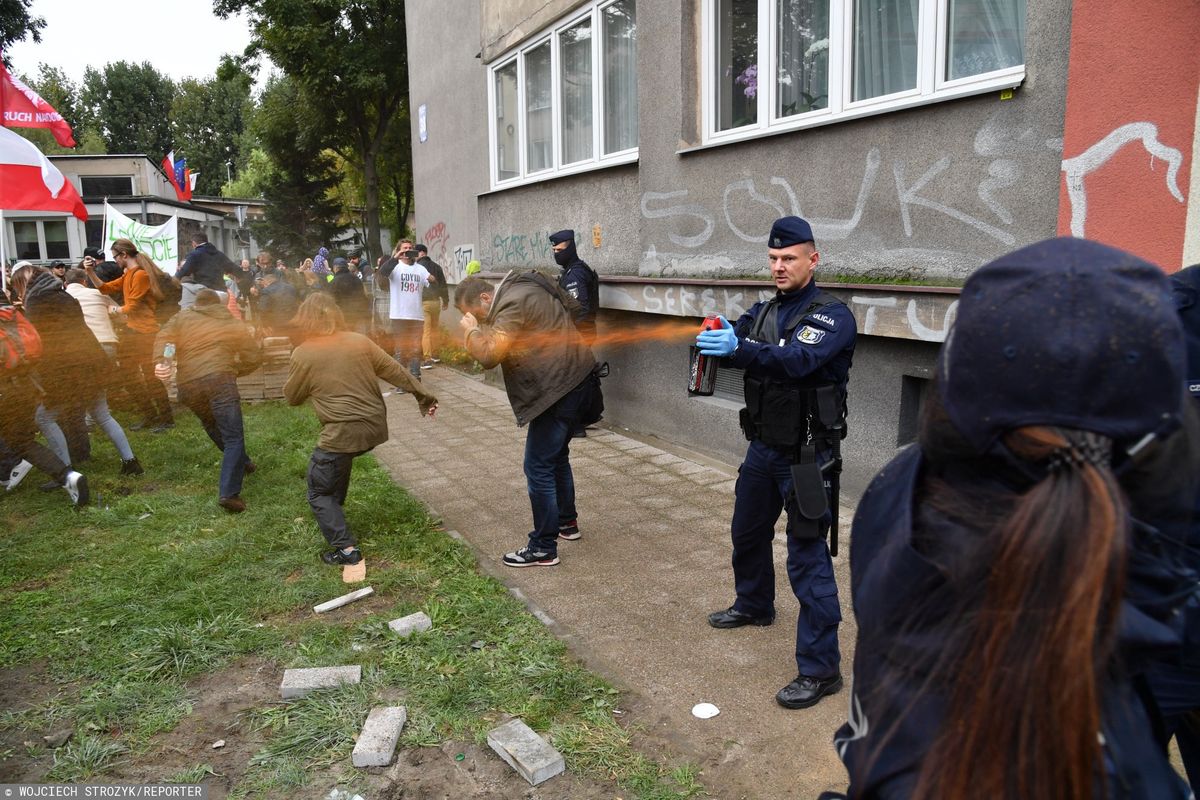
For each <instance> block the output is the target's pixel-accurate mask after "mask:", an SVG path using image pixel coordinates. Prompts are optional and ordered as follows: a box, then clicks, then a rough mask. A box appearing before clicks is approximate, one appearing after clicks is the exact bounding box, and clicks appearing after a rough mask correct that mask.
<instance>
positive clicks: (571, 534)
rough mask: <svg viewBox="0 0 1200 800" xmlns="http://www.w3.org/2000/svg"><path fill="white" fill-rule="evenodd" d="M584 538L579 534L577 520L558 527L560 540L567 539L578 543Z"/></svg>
mask: <svg viewBox="0 0 1200 800" xmlns="http://www.w3.org/2000/svg"><path fill="white" fill-rule="evenodd" d="M582 537H583V534H582V533H580V532H579V523H578V522H577V521H576V520H571V521H570V522H565V523H562V524H561V525H559V526H558V538H560V539H566V540H567V541H568V542H575V541H578V540H579V539H581V538H582Z"/></svg>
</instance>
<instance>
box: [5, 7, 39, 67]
mask: <svg viewBox="0 0 1200 800" xmlns="http://www.w3.org/2000/svg"><path fill="white" fill-rule="evenodd" d="M31 5H33V0H0V51H5V50H8V48H9V45H12V44H15V43H16V42H21V41H24V40H25V38H26V37H29V38H31V39H33V41H35V42H40V41H42V28H44V27H46V20H44V19H42V18H41V17H32V16H30V15H29V7H30V6H31ZM4 65H5V66H6V67H7V66H9V61H8V56H5V57H4Z"/></svg>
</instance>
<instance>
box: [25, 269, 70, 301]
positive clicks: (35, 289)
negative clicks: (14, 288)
mask: <svg viewBox="0 0 1200 800" xmlns="http://www.w3.org/2000/svg"><path fill="white" fill-rule="evenodd" d="M62 290H63V285H62V281H60V280H59V279H58V278H56V277H54V276H53V275H51V274H50V273H49V272H40V271H35V272H34V274H33V277H32V278H30V279H29V284H28V285H27V286H26V287H25V302H26V303H29V301H30V300H35V301H36V300H38V299H39V298H43V297H46V296H47V295H49V294H50V293H51V292H61V291H62Z"/></svg>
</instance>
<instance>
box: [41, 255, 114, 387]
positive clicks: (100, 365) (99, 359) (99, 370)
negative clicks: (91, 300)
mask: <svg viewBox="0 0 1200 800" xmlns="http://www.w3.org/2000/svg"><path fill="white" fill-rule="evenodd" d="M25 315H26V316H27V317H29V321H30V322H32V323H33V325H34V327H35V328H37V331H38V335H39V336H40V337H41V339H42V359H41V361H39V362H38V365H37V375H38V379H39V381H40V382H41V384H42V388H43V389H45V391H46V401H45V405H46V407H47V408H59V407H61V406H63V405H64V404H66V403H67V401H68V400H70V399H71V398H73V397H84V398H87V399H90V398H91V397H92V396H93V395H95V394H96V393H97V392H99V391H100V390H102V389H104V388H105V387H107V385H108V383H109V380H110V379H111V378H112V375H111V365H110V361H109V359H108V356H107V355H106V354H105V353H104V349H103V348H102V347H100V342H99V341H97V340H96V335H95V334H94V333H92V329H91V328H89V327H88V326H87V321H86V320H85V319H84V317H83V309H82V308H80V306H79V301H78V300H76V299H75V298H74V297H71V295H69V294H67V293H66V292H65V291H64V290H63V285H62V283H61V282H60V281H59V280H58V278H55V277H54V276H53V275H51V274H49V273H48V272H35V273H34V275H33V277H32V278H30V280H29V285H28V286H26V287H25Z"/></svg>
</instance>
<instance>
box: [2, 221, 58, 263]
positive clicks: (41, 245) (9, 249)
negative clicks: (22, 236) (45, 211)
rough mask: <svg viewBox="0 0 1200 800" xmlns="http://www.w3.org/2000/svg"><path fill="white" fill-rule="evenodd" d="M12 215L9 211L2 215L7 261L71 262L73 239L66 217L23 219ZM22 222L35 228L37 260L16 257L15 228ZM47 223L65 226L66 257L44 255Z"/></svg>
mask: <svg viewBox="0 0 1200 800" xmlns="http://www.w3.org/2000/svg"><path fill="white" fill-rule="evenodd" d="M12 214H13V212H11V211H10V212H8V213H7V214H5V215H4V227H5V228H6V229H7V230H5V231H3V235H4V236H6V237H7V241H6V242H5V247H6V249H5V253H6V255H8V258H9V261H11V262H13V263H16V262H17V261H30V262H34V261H71V260H72V256H71V252H72V247H71V245H72V243H73V237H72V235H71V233H72V231H71V223H70V221H69V218H68V217H23V216H13V215H12ZM22 222H32V223H34V224H35V225H36V226H37V244H38V257H37V258H27V257H25V256H21V257H20V258H18V257H17V228H16V225H17V223H22ZM47 222H61V223H63V225H64V226H65V228H66V231H67V255H65V256H48V255H46V223H47Z"/></svg>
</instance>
